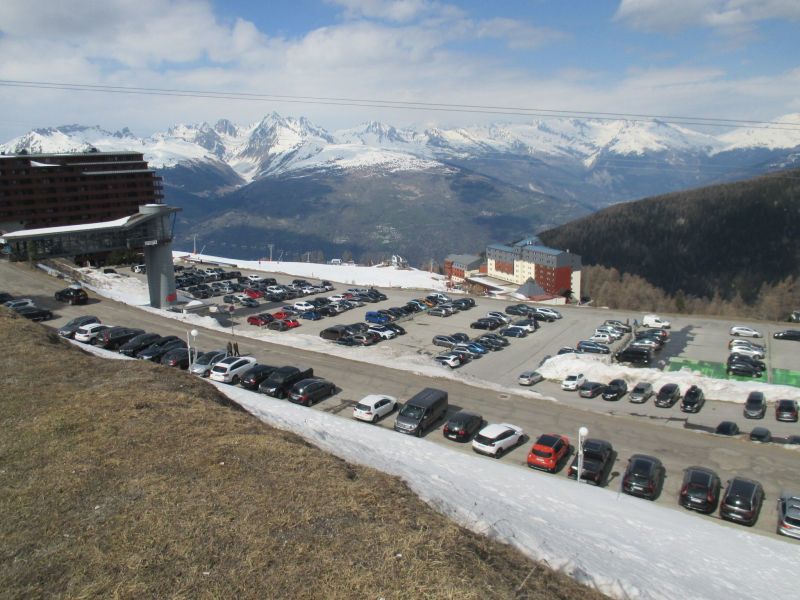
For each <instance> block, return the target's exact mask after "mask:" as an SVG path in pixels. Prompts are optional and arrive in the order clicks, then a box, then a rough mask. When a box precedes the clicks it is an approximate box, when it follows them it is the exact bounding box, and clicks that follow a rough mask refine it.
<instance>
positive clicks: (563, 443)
mask: <svg viewBox="0 0 800 600" xmlns="http://www.w3.org/2000/svg"><path fill="white" fill-rule="evenodd" d="M569 453H570V445H569V439H568V438H567V437H566V436H563V435H557V434H555V433H545V434H544V435H541V436H539V439H538V440H536V443H535V444H534V445H533V446H532V447H531V451H530V452H529V453H528V466H529V467H531V468H533V469H542V470H544V471H548V472H550V473H555V472H556V471H557V470H558V465H559V464H561V461H562V460H563V459H565V458H566V457H567V456H569Z"/></svg>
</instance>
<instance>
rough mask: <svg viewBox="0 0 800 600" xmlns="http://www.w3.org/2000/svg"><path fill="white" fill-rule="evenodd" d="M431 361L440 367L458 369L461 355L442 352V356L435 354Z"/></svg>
mask: <svg viewBox="0 0 800 600" xmlns="http://www.w3.org/2000/svg"><path fill="white" fill-rule="evenodd" d="M433 360H435V361H436V362H438V363H439V364H440V365H444V366H446V367H450V368H451V369H455V368H457V367H460V366H461V365H462V363H463V359H462V358H461V355H459V354H457V353H455V352H443V353H442V354H437V355H436V356H434V357H433Z"/></svg>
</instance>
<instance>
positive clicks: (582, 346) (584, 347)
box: [575, 340, 611, 354]
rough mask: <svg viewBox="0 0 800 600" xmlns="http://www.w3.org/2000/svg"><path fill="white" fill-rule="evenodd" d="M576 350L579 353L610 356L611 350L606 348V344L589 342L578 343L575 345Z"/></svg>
mask: <svg viewBox="0 0 800 600" xmlns="http://www.w3.org/2000/svg"><path fill="white" fill-rule="evenodd" d="M575 349H576V350H577V351H578V352H586V353H590V354H610V353H611V348H609V347H608V346H606V345H605V344H598V343H597V342H592V341H589V340H583V341H580V342H578V343H577V344H576V345H575Z"/></svg>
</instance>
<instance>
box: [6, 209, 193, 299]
mask: <svg viewBox="0 0 800 600" xmlns="http://www.w3.org/2000/svg"><path fill="white" fill-rule="evenodd" d="M179 210H180V209H179V208H176V207H174V206H167V205H166V204H146V205H144V206H140V207H139V212H138V213H137V214H135V215H131V216H129V217H124V218H122V219H116V220H114V221H105V222H102V223H86V224H83V225H64V226H61V227H44V228H41V229H22V230H20V231H15V232H12V233H7V234H4V235H3V236H2V237H0V244H3V252H4V254H6V255H7V256H8V257H9V258H10V259H11V260H31V261H32V260H40V259H46V258H57V257H63V256H76V255H85V254H95V253H100V252H110V251H112V250H124V249H131V248H144V257H145V264H146V265H147V284H148V287H149V291H150V305H151V306H153V307H156V308H166V307H168V306H170V305H171V304H174V303H175V301H176V300H177V295H176V293H175V270H174V268H173V266H172V225H173V224H172V219H173V217H174V215H175V213H177V212H178V211H179Z"/></svg>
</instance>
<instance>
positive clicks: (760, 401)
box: [743, 392, 767, 419]
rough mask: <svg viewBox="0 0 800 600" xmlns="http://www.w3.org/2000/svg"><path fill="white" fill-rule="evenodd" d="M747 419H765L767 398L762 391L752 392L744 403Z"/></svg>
mask: <svg viewBox="0 0 800 600" xmlns="http://www.w3.org/2000/svg"><path fill="white" fill-rule="evenodd" d="M743 413H744V416H745V418H746V419H763V418H764V415H765V414H766V413H767V399H766V398H765V397H764V394H763V393H762V392H750V393H749V394H748V396H747V400H746V401H745V403H744V411H743Z"/></svg>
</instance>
